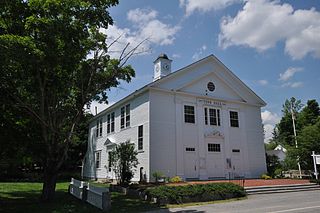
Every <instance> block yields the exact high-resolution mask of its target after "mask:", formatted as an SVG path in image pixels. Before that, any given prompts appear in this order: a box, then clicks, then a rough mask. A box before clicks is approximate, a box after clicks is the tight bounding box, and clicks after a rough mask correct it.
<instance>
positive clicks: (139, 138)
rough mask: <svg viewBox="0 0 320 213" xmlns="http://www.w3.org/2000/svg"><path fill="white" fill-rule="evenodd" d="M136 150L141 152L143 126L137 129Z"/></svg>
mask: <svg viewBox="0 0 320 213" xmlns="http://www.w3.org/2000/svg"><path fill="white" fill-rule="evenodd" d="M138 150H143V125H141V126H139V127H138Z"/></svg>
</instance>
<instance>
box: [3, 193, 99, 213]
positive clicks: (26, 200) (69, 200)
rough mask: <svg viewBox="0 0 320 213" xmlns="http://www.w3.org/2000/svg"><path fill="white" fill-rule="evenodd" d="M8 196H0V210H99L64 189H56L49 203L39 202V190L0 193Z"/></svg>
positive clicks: (58, 211)
mask: <svg viewBox="0 0 320 213" xmlns="http://www.w3.org/2000/svg"><path fill="white" fill-rule="evenodd" d="M2 194H4V195H7V196H8V197H0V212H8V213H9V212H10V213H12V212H16V213H20V212H21V213H22V212H32V213H38V212H39V213H40V212H55V213H60V212H61V213H62V212H80V213H82V212H83V213H84V212H93V213H94V212H101V211H100V210H99V209H97V208H95V207H93V206H90V205H87V204H84V203H81V201H79V200H77V199H75V198H73V197H72V196H70V195H69V194H68V193H67V192H65V191H57V192H56V194H55V199H54V201H52V202H51V203H42V202H40V199H39V198H40V192H36V193H33V192H23V191H22V192H19V191H15V192H13V193H8V192H6V193H2Z"/></svg>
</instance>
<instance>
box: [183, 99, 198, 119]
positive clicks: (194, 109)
mask: <svg viewBox="0 0 320 213" xmlns="http://www.w3.org/2000/svg"><path fill="white" fill-rule="evenodd" d="M186 106H188V107H193V116H194V122H193V123H192V122H186V113H185V107H186ZM196 111H197V108H196V106H195V105H194V104H189V103H185V104H183V120H184V123H186V124H196V123H197V113H196ZM188 115H191V114H188Z"/></svg>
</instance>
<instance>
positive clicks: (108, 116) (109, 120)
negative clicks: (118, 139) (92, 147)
mask: <svg viewBox="0 0 320 213" xmlns="http://www.w3.org/2000/svg"><path fill="white" fill-rule="evenodd" d="M110 122H111V118H110V114H108V115H107V134H109V133H110Z"/></svg>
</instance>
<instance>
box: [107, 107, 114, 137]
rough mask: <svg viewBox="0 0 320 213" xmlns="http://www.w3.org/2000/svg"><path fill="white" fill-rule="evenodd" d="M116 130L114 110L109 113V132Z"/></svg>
mask: <svg viewBox="0 0 320 213" xmlns="http://www.w3.org/2000/svg"><path fill="white" fill-rule="evenodd" d="M111 132H114V112H112V113H110V114H108V115H107V133H108V134H109V133H111Z"/></svg>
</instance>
